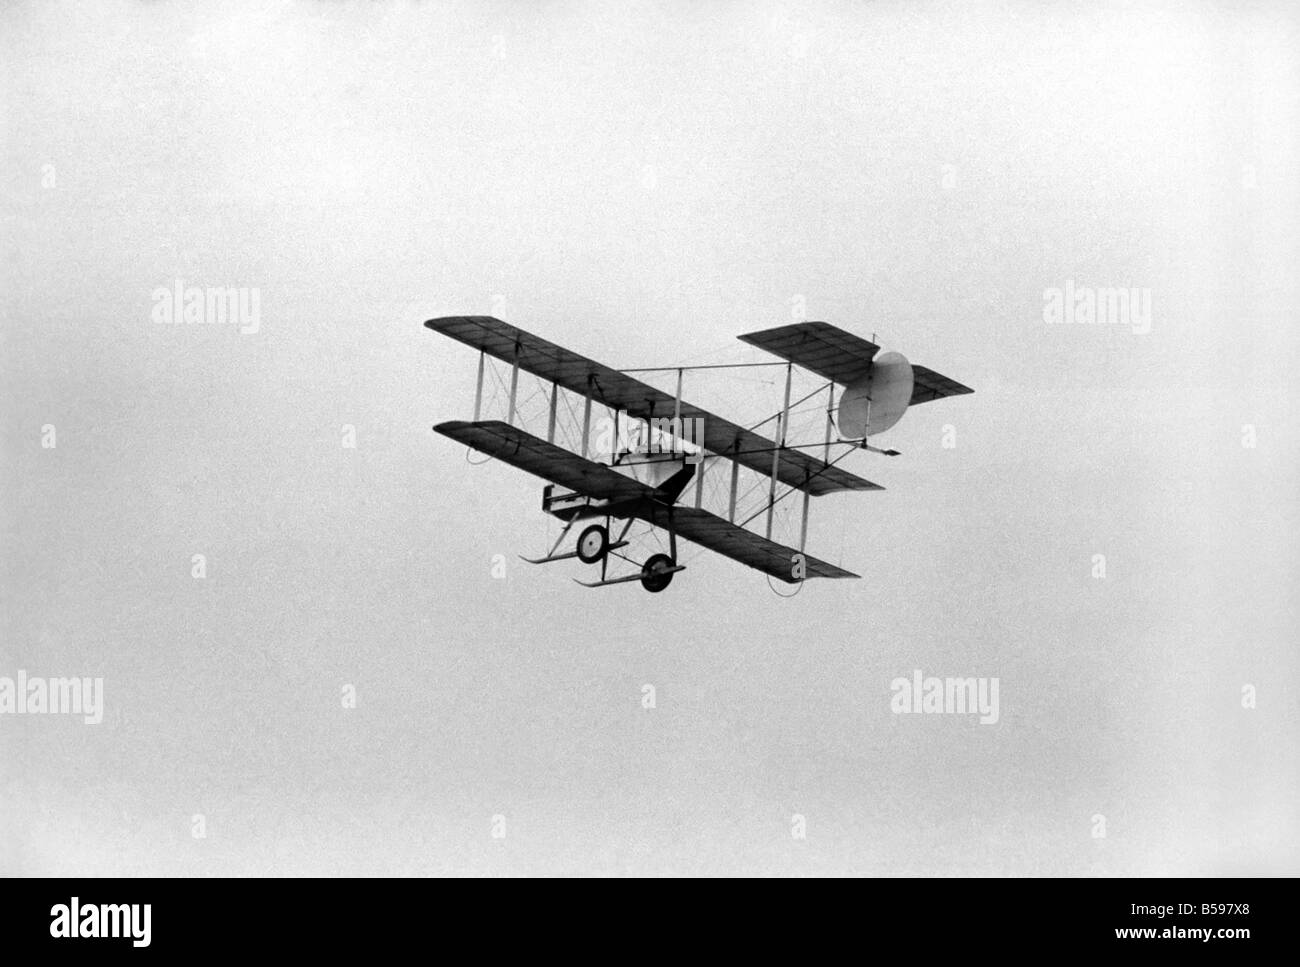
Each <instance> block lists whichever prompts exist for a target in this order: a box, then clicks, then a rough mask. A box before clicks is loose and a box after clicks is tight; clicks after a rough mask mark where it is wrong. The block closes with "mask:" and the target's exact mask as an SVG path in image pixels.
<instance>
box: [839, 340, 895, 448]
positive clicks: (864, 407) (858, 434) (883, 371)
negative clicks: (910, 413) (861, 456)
mask: <svg viewBox="0 0 1300 967" xmlns="http://www.w3.org/2000/svg"><path fill="white" fill-rule="evenodd" d="M913 382H914V380H913V374H912V364H911V363H909V362H908V361H907V357H906V356H904V355H903V354H902V353H896V352H882V353H879V354H877V355H876V358H875V359H874V360H872V363H871V368H870V369H869V370H868V371H867V375H865V376H863V377H862V378H860V379H859V380H857V381H856V382H854V383H851V384H850V385H849V386H847V387H845V389H844V392H843V393H842V394H841V395H840V405H839V409H838V411H837V413H836V423H837V424H838V425H839V431H840V436H841V437H842V438H844V439H846V440H861V439H863V438H865V437H873V436H875V435H876V434H877V433H883V432H885V431H886V430H888V429H889V428H890V427H891V426H893V425H894V424H895V423H897V422H898V421H899V420H901V419H902V418H903V414H904V413H906V412H907V405H908V403H909V402H910V401H911V399H912V384H913Z"/></svg>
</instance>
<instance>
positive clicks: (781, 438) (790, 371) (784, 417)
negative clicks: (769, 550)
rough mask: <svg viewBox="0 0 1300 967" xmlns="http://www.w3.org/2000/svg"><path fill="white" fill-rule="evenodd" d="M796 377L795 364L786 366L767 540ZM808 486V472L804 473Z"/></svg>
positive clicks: (774, 507) (768, 514) (769, 536)
mask: <svg viewBox="0 0 1300 967" xmlns="http://www.w3.org/2000/svg"><path fill="white" fill-rule="evenodd" d="M793 375H794V364H793V363H786V364H785V403H784V405H782V407H781V423H780V425H779V426H778V427H777V434H776V446H775V447H773V448H772V482H771V484H770V485H769V486H768V488H767V539H768V540H769V541H770V540H771V539H772V515H773V514H774V513H775V512H776V472H777V469H778V468H779V467H780V466H781V451H782V450H784V449H785V431H786V424H787V423H789V422H790V377H791V376H793ZM804 480H805V486H806V485H807V480H808V475H807V471H805V473H804Z"/></svg>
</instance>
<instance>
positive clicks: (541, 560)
mask: <svg viewBox="0 0 1300 967" xmlns="http://www.w3.org/2000/svg"><path fill="white" fill-rule="evenodd" d="M629 543H631V542H630V541H615V542H614V543H613V544H610V545H609V546H608V547H607V548H606V550H610V551H617V550H618V549H619V548H620V547H627V545H628V544H629ZM577 556H578V552H577V551H569V552H568V553H567V554H551V555H549V556H548V557H524V556H523V555H522V554H520V555H519V560H521V561H527V562H528V563H529V564H550V563H551V562H552V561H569V560H572V559H573V558H575V557H577ZM579 583H581V582H579Z"/></svg>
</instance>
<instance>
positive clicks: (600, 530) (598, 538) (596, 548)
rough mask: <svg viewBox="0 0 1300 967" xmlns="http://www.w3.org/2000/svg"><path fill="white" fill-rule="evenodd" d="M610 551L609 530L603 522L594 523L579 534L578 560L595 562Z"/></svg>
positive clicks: (588, 562)
mask: <svg viewBox="0 0 1300 967" xmlns="http://www.w3.org/2000/svg"><path fill="white" fill-rule="evenodd" d="M607 553H609V531H608V530H606V529H605V527H604V526H603V525H602V524H592V525H591V526H590V527H588V528H587V529H586V530H584V531H583V532H582V533H581V534H579V535H578V560H580V561H581V562H582V563H583V564H595V563H596V562H597V561H599V560H601V559H602V558H604V556H605V555H606V554H607Z"/></svg>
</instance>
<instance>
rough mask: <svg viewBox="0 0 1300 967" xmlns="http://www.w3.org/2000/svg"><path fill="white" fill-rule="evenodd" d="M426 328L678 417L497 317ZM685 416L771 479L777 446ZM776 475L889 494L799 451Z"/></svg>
mask: <svg viewBox="0 0 1300 967" xmlns="http://www.w3.org/2000/svg"><path fill="white" fill-rule="evenodd" d="M425 325H426V326H427V327H429V328H430V329H432V330H433V331H434V332H440V333H442V334H443V335H446V336H450V337H451V338H453V339H457V340H459V341H461V342H463V343H465V344H467V345H470V346H473V347H474V348H475V349H481V350H483V351H484V352H485V353H488V354H489V355H492V356H495V357H496V358H497V359H501V360H504V361H506V362H508V363H513V362H514V361H515V360H516V359H518V361H519V368H520V369H522V370H524V371H525V372H529V373H533V374H534V375H536V376H540V377H542V378H543V379H549V380H551V381H552V382H555V383H558V384H559V385H560V386H563V387H564V388H565V389H567V390H572V391H573V392H575V393H579V394H581V395H584V396H585V395H587V394H588V393H590V394H591V397H592V399H594V400H595V401H596V402H598V403H603V404H604V405H606V406H609V407H612V408H613V409H616V410H622V411H623V412H626V413H629V414H631V415H632V416H634V417H636V418H637V419H641V420H651V419H655V418H659V419H670V418H671V417H672V415H673V411H674V408H675V406H676V402H677V401H676V399H675V398H674V397H672V396H670V395H668V394H667V393H664V392H662V391H660V390H657V389H655V388H654V387H653V386H650V385H648V384H646V383H643V382H641V381H640V380H638V379H633V378H632V377H631V376H629V375H627V374H626V373H620V372H619V371H618V370H616V369H611V368H610V367H608V366H605V365H602V364H601V363H598V362H596V361H595V360H591V359H588V358H587V357H586V356H581V355H579V354H578V353H575V352H572V351H570V350H568V349H565V348H564V347H563V346H557V345H556V344H555V343H553V342H548V341H547V340H545V339H542V338H540V337H539V336H534V335H533V334H532V333H529V332H524V331H523V330H522V329H517V328H515V327H514V326H511V325H507V324H506V323H504V322H502V321H501V320H500V319H494V318H492V317H491V316H449V317H447V318H445V319H430V320H429V321H428V322H426V323H425ZM868 345H869V344H868ZM680 415H681V417H682V419H684V420H699V421H701V422H700V424H699V425H701V426H703V428H704V434H703V437H704V438H703V445H704V447H705V449H707V450H710V451H711V452H713V453H716V454H718V455H719V456H724V457H727V458H728V459H731V460H735V461H736V462H737V463H739V464H740V465H741V466H745V467H749V468H750V469H751V470H757V471H758V472H759V473H761V474H763V475H764V476H767V475H769V474H771V472H772V453H773V451H774V450H775V449H776V443H775V442H774V441H772V440H769V439H768V438H767V437H765V436H761V435H760V434H757V433H755V432H753V431H752V430H747V429H745V428H744V427H742V426H738V425H737V424H735V423H732V422H731V421H730V420H724V419H723V418H722V417H720V416H715V415H714V414H712V413H710V412H708V411H707V410H703V409H701V408H700V407H698V406H693V405H691V404H690V403H687V402H686V401H684V400H683V401H682V404H681V411H680ZM776 476H777V479H778V480H780V481H781V482H782V483H783V484H786V485H787V486H790V487H796V488H798V489H799V490H806V491H807V492H808V493H810V494H812V495H813V496H814V497H817V496H820V495H822V494H828V493H833V492H835V491H838V490H883V489H884V488H883V487H881V486H880V485H879V484H874V483H872V482H871V481H870V480H864V479H863V478H862V477H859V476H856V475H854V474H851V473H849V472H848V471H847V470H843V469H841V468H840V467H834V466H831V465H830V464H828V463H826V462H825V461H824V460H819V459H817V458H816V457H814V456H811V455H809V454H807V453H804V452H802V451H800V450H791V449H783V450H782V451H781V452H780V456H779V459H778V461H777V471H776ZM557 482H558V481H557Z"/></svg>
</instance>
